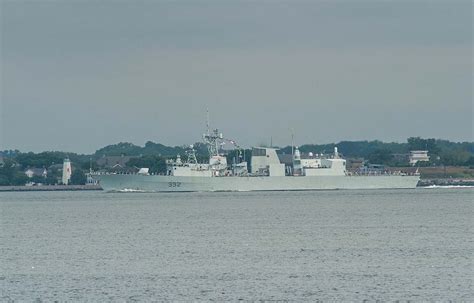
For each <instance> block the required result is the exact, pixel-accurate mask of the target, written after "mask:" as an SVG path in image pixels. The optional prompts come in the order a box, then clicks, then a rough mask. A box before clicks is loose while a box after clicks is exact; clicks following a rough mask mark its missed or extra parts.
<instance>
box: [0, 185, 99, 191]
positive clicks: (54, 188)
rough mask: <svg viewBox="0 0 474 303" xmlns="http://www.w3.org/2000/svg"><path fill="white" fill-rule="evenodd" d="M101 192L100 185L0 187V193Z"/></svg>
mask: <svg viewBox="0 0 474 303" xmlns="http://www.w3.org/2000/svg"><path fill="white" fill-rule="evenodd" d="M84 190H88V191H90V190H102V187H100V185H41V186H0V192H25V191H84Z"/></svg>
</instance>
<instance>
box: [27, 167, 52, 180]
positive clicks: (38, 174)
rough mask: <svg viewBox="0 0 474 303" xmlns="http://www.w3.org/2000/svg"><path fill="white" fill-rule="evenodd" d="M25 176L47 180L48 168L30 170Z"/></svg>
mask: <svg viewBox="0 0 474 303" xmlns="http://www.w3.org/2000/svg"><path fill="white" fill-rule="evenodd" d="M25 175H26V176H27V177H28V178H30V179H31V178H33V177H35V176H36V177H43V178H46V177H47V176H48V171H47V170H46V168H28V169H27V170H25Z"/></svg>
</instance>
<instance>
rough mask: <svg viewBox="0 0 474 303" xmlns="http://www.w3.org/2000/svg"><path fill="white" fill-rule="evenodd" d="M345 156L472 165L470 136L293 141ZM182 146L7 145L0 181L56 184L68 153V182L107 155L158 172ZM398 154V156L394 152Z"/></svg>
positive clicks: (77, 180) (202, 148)
mask: <svg viewBox="0 0 474 303" xmlns="http://www.w3.org/2000/svg"><path fill="white" fill-rule="evenodd" d="M336 146H337V147H338V149H339V151H340V152H341V153H342V154H343V155H344V157H346V158H353V159H354V158H358V159H364V160H366V161H367V162H368V163H372V164H383V165H386V166H398V167H400V166H408V165H409V164H408V161H406V160H405V158H404V157H403V155H406V154H408V153H409V152H410V151H411V150H427V151H428V154H429V156H430V161H428V162H419V163H418V164H417V165H419V166H469V167H474V142H451V141H448V140H440V139H423V138H420V137H411V138H408V139H407V142H405V143H395V142H391V143H386V142H382V141H378V140H375V141H341V142H339V143H337V144H336V143H331V144H304V145H301V146H300V147H299V149H300V151H301V152H303V153H309V152H313V153H318V154H330V153H332V151H333V150H334V147H336ZM193 147H194V149H195V150H196V154H197V157H198V160H199V161H205V160H206V159H207V157H208V151H207V148H206V145H205V144H203V143H200V142H199V143H195V144H194V145H193ZM188 148H189V147H188V146H174V147H171V146H166V145H163V144H160V143H154V142H151V141H148V142H146V143H145V145H144V146H138V145H134V144H132V143H126V142H125V143H124V142H121V143H118V144H113V145H108V146H106V147H103V148H101V149H99V150H97V151H96V152H95V153H94V154H91V155H85V154H77V153H66V152H60V151H46V152H40V153H33V152H20V151H18V150H8V151H3V152H0V155H1V156H2V158H3V161H2V162H1V163H0V185H24V184H25V183H26V182H34V183H43V184H58V182H59V181H58V180H60V176H61V169H62V163H63V160H64V159H65V158H66V157H68V158H69V159H70V160H71V162H72V164H73V175H72V177H71V183H72V184H83V183H85V182H86V178H85V172H87V171H88V170H89V169H90V168H92V169H93V170H98V169H100V168H101V167H100V166H99V165H98V164H97V160H98V159H100V158H101V157H107V156H131V157H133V158H130V160H129V161H128V162H127V163H126V165H127V166H128V167H148V168H150V172H153V173H163V172H165V171H166V159H168V158H174V157H176V155H178V154H179V155H181V156H183V155H185V153H186V151H187V150H188ZM291 149H292V147H291V146H286V147H283V148H281V149H280V151H279V152H280V153H286V154H291ZM243 154H244V155H245V160H247V161H248V162H249V161H250V157H251V150H250V149H246V150H244V151H243ZM400 155H402V157H400ZM236 156H237V155H236V151H230V152H228V155H227V157H228V162H229V163H232V160H233V158H234V157H236ZM28 168H44V169H47V171H48V174H47V177H46V178H42V177H38V176H35V177H34V178H32V179H29V178H28V177H27V176H26V175H25V170H26V169H28Z"/></svg>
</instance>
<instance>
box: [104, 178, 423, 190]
mask: <svg viewBox="0 0 474 303" xmlns="http://www.w3.org/2000/svg"><path fill="white" fill-rule="evenodd" d="M97 178H98V179H99V180H100V185H101V186H102V188H103V189H104V190H106V191H119V190H138V191H147V192H148V191H150V192H154V191H156V192H192V191H200V192H206V191H277V190H284V191H291V190H329V189H382V188H415V187H416V185H417V183H418V181H419V179H420V178H419V176H393V175H392V176H312V177H309V176H306V177H288V176H285V177H178V176H144V175H100V176H97Z"/></svg>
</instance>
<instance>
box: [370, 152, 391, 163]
mask: <svg viewBox="0 0 474 303" xmlns="http://www.w3.org/2000/svg"><path fill="white" fill-rule="evenodd" d="M392 160H393V156H392V152H391V151H390V150H388V149H377V150H375V151H373V152H372V153H370V154H369V163H371V164H384V165H388V164H390V162H392Z"/></svg>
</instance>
